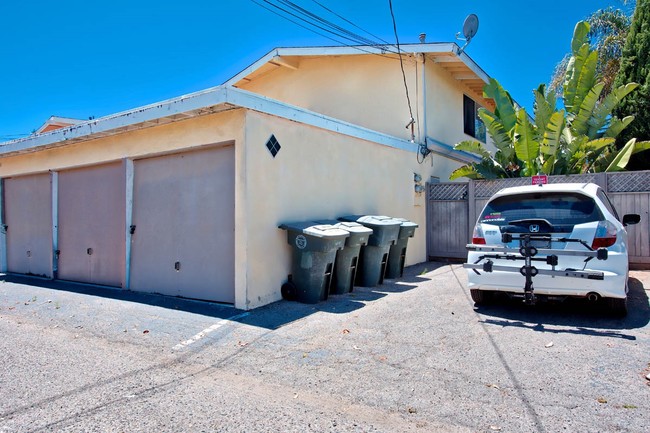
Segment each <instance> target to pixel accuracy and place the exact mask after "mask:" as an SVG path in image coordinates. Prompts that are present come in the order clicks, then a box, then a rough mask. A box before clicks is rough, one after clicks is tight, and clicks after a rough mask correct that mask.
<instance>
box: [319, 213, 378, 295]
mask: <svg viewBox="0 0 650 433" xmlns="http://www.w3.org/2000/svg"><path fill="white" fill-rule="evenodd" d="M317 222H318V223H320V224H330V225H332V226H334V227H336V228H340V229H343V230H345V231H347V232H349V233H350V236H349V237H348V238H347V239H346V240H345V246H344V247H343V248H342V249H340V250H338V251H337V252H336V262H335V264H334V276H333V278H332V286H331V288H330V293H332V294H336V295H342V294H344V293H349V292H351V291H352V289H353V288H354V280H355V277H356V275H357V269H358V266H359V255H360V253H361V247H362V246H365V245H367V244H368V239H369V238H370V236H371V235H372V229H369V228H368V227H365V226H363V225H361V224H359V223H356V222H341V221H336V220H319V221H317Z"/></svg>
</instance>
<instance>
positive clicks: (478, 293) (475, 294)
mask: <svg viewBox="0 0 650 433" xmlns="http://www.w3.org/2000/svg"><path fill="white" fill-rule="evenodd" d="M469 294H470V295H471V296H472V301H474V303H475V304H476V305H481V304H486V303H487V302H488V300H489V299H490V294H491V293H490V292H487V291H485V290H479V289H469Z"/></svg>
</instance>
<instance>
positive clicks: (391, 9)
mask: <svg viewBox="0 0 650 433" xmlns="http://www.w3.org/2000/svg"><path fill="white" fill-rule="evenodd" d="M388 7H389V9H390V16H391V18H392V20H393V31H394V32H395V41H396V42H397V54H398V55H399V64H400V67H401V68H402V78H403V79H404V89H405V90H406V102H407V104H408V106H409V114H410V115H411V120H410V121H409V123H408V125H406V127H407V128H408V127H409V126H410V127H411V140H415V133H414V132H413V124H414V123H415V119H414V118H413V109H412V108H411V98H410V97H409V86H408V84H406V72H404V61H403V59H402V51H401V50H400V47H399V36H397V24H396V23H395V14H394V13H393V1H392V0H388Z"/></svg>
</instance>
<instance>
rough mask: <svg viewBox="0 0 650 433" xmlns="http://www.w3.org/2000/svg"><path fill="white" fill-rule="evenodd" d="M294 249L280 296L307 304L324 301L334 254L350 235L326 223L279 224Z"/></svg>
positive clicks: (327, 291) (327, 292)
mask: <svg viewBox="0 0 650 433" xmlns="http://www.w3.org/2000/svg"><path fill="white" fill-rule="evenodd" d="M280 228H281V229H283V230H286V231H287V241H288V243H289V245H291V246H292V247H293V251H292V259H291V275H290V276H289V282H287V283H286V284H283V285H282V297H284V298H285V299H291V300H294V299H295V300H297V301H300V302H304V303H306V304H316V303H318V302H319V301H324V300H326V299H327V295H328V294H329V287H330V283H331V278H332V271H333V268H334V261H335V258H336V252H337V251H338V250H340V249H341V248H343V246H344V245H345V239H346V238H347V237H349V236H350V233H349V232H347V231H345V230H342V229H340V228H336V227H333V226H331V225H328V224H317V223H314V222H311V221H309V222H296V223H287V224H282V225H280Z"/></svg>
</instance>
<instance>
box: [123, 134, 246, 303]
mask: <svg viewBox="0 0 650 433" xmlns="http://www.w3.org/2000/svg"><path fill="white" fill-rule="evenodd" d="M234 155H235V154H234V147H233V146H227V147H220V148H210V149H204V150H200V151H194V152H186V153H182V154H174V155H166V156H161V157H156V158H149V159H144V160H139V161H135V163H134V191H133V224H134V225H135V227H136V228H135V232H134V234H133V240H132V251H131V285H130V287H131V289H133V290H137V291H146V292H154V293H162V294H167V295H173V296H183V297H187V298H194V299H203V300H210V301H218V302H228V303H233V302H234V300H235V296H234V257H233V256H234V244H235V243H234V227H235V220H234V218H235V206H234V203H235V196H234V179H235V176H234V173H235V168H234V159H235V157H234Z"/></svg>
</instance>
